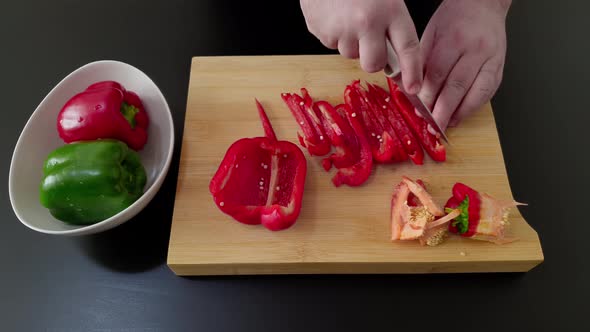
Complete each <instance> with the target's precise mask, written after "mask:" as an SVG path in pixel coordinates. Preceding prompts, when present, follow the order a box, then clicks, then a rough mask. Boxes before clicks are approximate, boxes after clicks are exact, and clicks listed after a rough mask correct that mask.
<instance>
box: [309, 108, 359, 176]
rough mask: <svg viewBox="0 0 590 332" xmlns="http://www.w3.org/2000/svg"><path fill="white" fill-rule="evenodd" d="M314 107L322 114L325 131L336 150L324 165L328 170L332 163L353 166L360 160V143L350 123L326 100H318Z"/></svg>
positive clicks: (337, 166) (336, 165) (339, 166)
mask: <svg viewBox="0 0 590 332" xmlns="http://www.w3.org/2000/svg"><path fill="white" fill-rule="evenodd" d="M314 109H315V110H316V111H317V112H318V113H319V114H320V118H321V120H322V124H323V125H324V129H325V132H326V134H327V135H328V136H329V138H330V141H331V142H332V146H333V147H334V148H335V152H334V153H332V154H331V155H330V156H329V157H328V158H326V159H329V161H325V160H324V161H323V162H322V166H323V167H324V169H326V170H329V169H330V167H331V166H332V165H334V166H335V167H336V168H343V167H349V166H352V165H353V164H354V163H356V162H357V161H358V143H357V142H356V141H357V140H356V137H355V134H354V131H353V129H352V128H351V127H350V124H349V123H348V121H347V120H346V119H345V118H342V117H341V116H340V115H339V114H338V113H337V112H336V109H335V108H334V107H332V105H331V104H330V103H328V102H326V101H323V100H321V101H317V102H316V103H315V104H314ZM355 148H356V151H355Z"/></svg>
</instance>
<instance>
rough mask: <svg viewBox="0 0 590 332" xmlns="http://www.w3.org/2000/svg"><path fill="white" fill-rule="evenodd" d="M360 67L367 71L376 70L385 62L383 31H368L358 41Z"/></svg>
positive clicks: (381, 67)
mask: <svg viewBox="0 0 590 332" xmlns="http://www.w3.org/2000/svg"><path fill="white" fill-rule="evenodd" d="M359 54H360V62H361V67H362V68H363V70H364V71H366V72H368V73H374V72H378V71H380V70H383V68H385V64H386V63H387V49H386V46H385V32H383V33H368V34H366V35H364V36H363V37H362V38H361V40H360V41H359Z"/></svg>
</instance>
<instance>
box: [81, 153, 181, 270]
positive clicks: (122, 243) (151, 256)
mask: <svg viewBox="0 0 590 332" xmlns="http://www.w3.org/2000/svg"><path fill="white" fill-rule="evenodd" d="M175 155H176V156H175V157H173V160H172V163H171V165H170V170H169V172H168V176H167V179H166V180H165V181H164V183H163V184H162V187H161V188H160V190H159V191H158V193H157V194H156V196H155V197H154V198H153V200H152V201H151V202H150V203H149V204H148V205H147V206H146V208H145V209H144V210H143V211H141V212H140V213H139V214H138V215H137V216H135V217H134V218H133V219H131V220H129V221H127V222H126V223H124V224H122V225H120V226H118V227H115V228H113V229H110V230H108V231H106V232H102V233H98V234H93V235H89V236H84V237H79V238H76V239H75V241H76V244H77V245H78V246H79V247H80V248H81V249H82V251H83V252H84V253H85V254H87V255H88V256H89V257H90V258H91V259H93V260H94V261H96V262H97V263H99V264H101V265H103V266H104V267H106V268H108V269H110V270H114V271H117V272H124V273H139V272H144V271H147V270H151V269H153V268H155V267H157V266H159V265H161V264H163V263H165V262H166V255H167V252H168V242H169V237H170V226H171V224H172V213H173V210H174V198H175V194H176V179H177V176H178V160H177V159H178V154H177V153H176V154H175ZM175 159H176V160H175Z"/></svg>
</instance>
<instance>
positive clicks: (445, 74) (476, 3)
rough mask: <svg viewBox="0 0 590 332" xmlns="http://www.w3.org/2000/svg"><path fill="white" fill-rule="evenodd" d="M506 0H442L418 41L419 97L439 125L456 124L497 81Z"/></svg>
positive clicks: (503, 51) (484, 98)
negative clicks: (421, 67) (421, 62)
mask: <svg viewBox="0 0 590 332" xmlns="http://www.w3.org/2000/svg"><path fill="white" fill-rule="evenodd" d="M510 4H511V1H510V0H445V1H444V2H443V3H442V4H441V5H440V7H439V8H438V10H437V11H436V12H435V14H434V15H433V16H432V18H431V20H430V22H429V23H428V25H427V26H426V29H425V31H424V34H423V36H422V40H421V42H420V43H421V51H422V52H423V53H422V56H423V57H422V58H423V59H425V60H426V62H425V65H424V73H425V76H424V84H423V86H422V89H421V90H420V93H419V96H420V98H421V99H422V100H423V101H424V103H425V104H426V105H427V106H429V107H430V108H431V109H432V112H433V116H434V118H435V120H436V121H437V123H438V124H439V126H440V127H441V128H442V129H443V130H446V128H447V126H449V125H450V126H456V125H457V124H459V122H460V121H461V120H463V119H464V118H465V117H466V116H468V115H469V114H471V113H472V112H474V111H475V110H477V109H479V108H480V107H481V106H482V105H483V104H485V103H486V102H488V101H489V100H491V98H492V96H493V95H494V94H495V93H496V90H497V89H498V86H499V85H500V82H501V80H502V72H503V69H504V59H505V55H506V27H505V21H506V15H507V13H508V9H509V7H510Z"/></svg>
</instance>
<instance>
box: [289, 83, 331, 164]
mask: <svg viewBox="0 0 590 332" xmlns="http://www.w3.org/2000/svg"><path fill="white" fill-rule="evenodd" d="M281 98H282V99H283V101H284V102H285V104H287V106H288V107H289V110H290V111H291V114H293V117H294V118H295V120H296V121H297V123H298V124H299V127H300V128H301V130H302V131H303V136H301V134H300V133H297V137H298V138H299V142H300V143H301V145H302V146H303V147H305V148H307V151H308V152H309V154H310V155H312V156H324V155H326V154H328V153H329V152H330V150H331V144H330V141H329V138H328V137H327V135H326V134H325V133H324V130H323V128H322V124H321V121H320V120H319V118H318V117H317V114H315V112H314V111H313V109H312V106H311V103H310V99H311V97H309V95H308V101H307V102H306V101H305V100H304V99H303V98H302V97H301V96H299V95H298V94H296V93H282V94H281Z"/></svg>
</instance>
